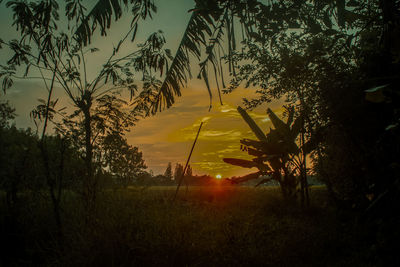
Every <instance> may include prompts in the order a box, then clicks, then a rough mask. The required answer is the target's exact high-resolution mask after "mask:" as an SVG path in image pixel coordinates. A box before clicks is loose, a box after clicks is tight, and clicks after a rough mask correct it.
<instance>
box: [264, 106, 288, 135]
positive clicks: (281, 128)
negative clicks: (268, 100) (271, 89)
mask: <svg viewBox="0 0 400 267" xmlns="http://www.w3.org/2000/svg"><path fill="white" fill-rule="evenodd" d="M267 114H268V117H269V118H270V120H271V122H272V124H273V125H274V127H275V129H276V130H277V131H278V132H279V133H280V134H281V135H282V136H283V137H289V136H290V128H289V125H287V124H286V123H284V122H283V121H282V120H281V119H279V118H278V116H276V114H275V113H274V112H273V111H272V110H271V109H270V108H268V109H267Z"/></svg>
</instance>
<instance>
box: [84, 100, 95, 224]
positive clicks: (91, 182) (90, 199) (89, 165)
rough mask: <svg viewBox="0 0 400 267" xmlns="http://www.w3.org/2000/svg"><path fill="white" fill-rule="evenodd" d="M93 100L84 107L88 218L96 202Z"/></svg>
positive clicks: (85, 199) (85, 195)
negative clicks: (91, 111)
mask: <svg viewBox="0 0 400 267" xmlns="http://www.w3.org/2000/svg"><path fill="white" fill-rule="evenodd" d="M90 109H91V99H87V100H86V102H85V103H84V105H83V107H82V111H83V115H84V129H85V150H86V151H85V152H86V155H85V158H84V160H85V168H86V177H85V181H84V184H83V186H84V188H83V192H84V201H85V208H86V212H87V214H86V215H87V216H88V218H89V217H90V215H91V213H93V212H94V207H95V201H96V181H95V177H94V172H93V144H92V127H91V123H92V115H91V113H90Z"/></svg>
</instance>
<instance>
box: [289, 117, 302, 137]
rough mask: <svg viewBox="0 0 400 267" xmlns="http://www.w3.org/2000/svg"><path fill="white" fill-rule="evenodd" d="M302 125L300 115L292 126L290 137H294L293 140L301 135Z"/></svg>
mask: <svg viewBox="0 0 400 267" xmlns="http://www.w3.org/2000/svg"><path fill="white" fill-rule="evenodd" d="M301 126H302V117H301V116H299V117H297V118H296V119H295V120H294V122H293V125H292V128H291V129H290V139H292V140H293V141H294V140H296V137H297V136H298V135H299V133H300V131H301Z"/></svg>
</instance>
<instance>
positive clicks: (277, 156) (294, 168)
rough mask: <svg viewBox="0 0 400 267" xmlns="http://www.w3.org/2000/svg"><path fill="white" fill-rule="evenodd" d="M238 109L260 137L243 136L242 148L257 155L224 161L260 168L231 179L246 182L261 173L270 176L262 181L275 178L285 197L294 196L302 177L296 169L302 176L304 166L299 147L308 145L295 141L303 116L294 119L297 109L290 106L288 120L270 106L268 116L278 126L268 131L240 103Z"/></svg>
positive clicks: (250, 153) (225, 159) (302, 148)
mask: <svg viewBox="0 0 400 267" xmlns="http://www.w3.org/2000/svg"><path fill="white" fill-rule="evenodd" d="M238 111H239V113H240V115H241V116H242V117H243V119H244V120H245V122H246V123H247V124H248V125H249V127H250V129H251V130H252V131H253V132H254V133H255V135H256V136H257V138H258V139H259V140H258V141H257V140H251V139H243V140H240V143H241V148H242V150H243V151H247V153H248V154H249V155H251V156H255V158H254V159H253V160H251V161H248V160H243V159H232V158H224V161H225V162H226V163H229V164H233V165H237V166H242V167H245V168H253V167H256V168H258V170H259V171H258V172H256V173H253V174H249V175H246V176H244V177H239V178H235V179H232V182H245V181H247V180H249V179H256V178H258V177H259V176H260V175H263V176H269V178H267V179H265V180H263V181H261V182H260V183H259V184H261V183H263V182H266V181H269V180H271V179H274V180H276V181H277V182H279V184H280V185H281V188H282V193H283V195H284V196H285V197H286V198H291V197H294V196H295V194H296V186H297V184H298V182H299V180H300V179H298V178H296V173H297V175H298V176H300V174H301V168H302V167H303V166H302V163H301V161H300V158H299V153H300V150H304V149H305V146H304V147H301V148H300V149H299V148H298V146H297V144H296V139H297V136H298V135H299V133H300V129H301V128H300V125H301V120H302V117H301V116H298V117H297V118H296V119H295V120H293V117H294V109H289V115H288V120H287V122H286V123H285V122H283V121H282V120H281V119H279V118H278V117H277V116H276V115H275V113H274V112H273V111H272V110H270V109H268V110H267V113H268V116H269V118H270V120H271V121H272V123H273V125H274V127H275V129H271V130H270V132H269V133H268V134H266V135H265V134H264V133H263V131H262V130H261V129H260V128H259V126H258V125H257V124H256V123H255V122H254V120H253V119H252V118H251V117H250V116H249V115H248V114H247V112H246V111H245V110H244V109H242V108H241V107H238ZM308 147H310V146H308Z"/></svg>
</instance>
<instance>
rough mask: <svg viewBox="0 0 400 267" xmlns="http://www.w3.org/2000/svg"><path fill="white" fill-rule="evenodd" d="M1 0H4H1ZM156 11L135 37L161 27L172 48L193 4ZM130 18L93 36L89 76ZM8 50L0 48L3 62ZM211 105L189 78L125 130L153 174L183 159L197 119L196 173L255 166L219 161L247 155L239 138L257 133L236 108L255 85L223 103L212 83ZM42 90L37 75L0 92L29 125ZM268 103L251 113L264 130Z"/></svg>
mask: <svg viewBox="0 0 400 267" xmlns="http://www.w3.org/2000/svg"><path fill="white" fill-rule="evenodd" d="M4 2H5V1H4ZM4 2H3V3H2V4H1V5H0V25H10V21H11V17H10V13H9V12H7V11H6V9H5V3H4ZM155 3H156V5H157V7H158V12H157V14H155V16H154V19H153V20H152V21H146V22H144V23H142V24H141V26H140V28H139V31H138V35H137V40H138V41H139V42H142V41H144V40H145V38H146V36H147V35H148V34H149V33H151V32H154V31H157V30H159V29H160V30H162V31H163V32H164V35H165V37H166V40H167V44H166V46H167V48H170V49H171V51H172V53H173V54H174V53H175V51H176V49H177V47H178V45H179V42H180V40H181V37H182V35H183V33H184V31H185V27H186V25H187V22H188V21H189V17H190V13H189V12H188V10H189V9H191V8H193V6H194V2H193V1H191V0H168V1H165V0H158V1H155ZM129 22H130V18H129V17H128V16H126V17H125V18H123V19H122V20H121V21H119V22H118V23H114V24H113V25H112V27H111V30H110V33H109V35H108V37H107V38H103V37H100V36H95V38H94V39H93V42H92V43H93V45H95V46H96V47H98V48H99V49H100V52H97V53H95V54H93V55H92V56H91V57H90V58H89V59H88V62H89V63H88V64H89V65H90V73H89V76H94V75H95V74H96V72H97V71H98V70H99V68H100V67H99V66H101V64H102V62H104V60H105V59H106V58H107V56H108V55H109V53H110V51H112V47H113V45H114V46H115V45H116V44H117V43H118V40H119V39H120V38H121V36H123V33H124V29H125V30H126V29H127V28H126V27H125V26H126V25H127V24H128V23H129ZM13 34H15V33H13V32H12V31H6V32H2V33H1V34H0V38H2V39H3V40H8V39H10V38H12V37H13ZM132 45H134V44H129V43H128V44H126V45H125V46H124V47H123V50H124V51H126V52H128V51H130V49H132V47H131V46H132ZM1 52H4V51H0V53H1ZM5 58H7V55H6V54H4V53H2V54H0V60H1V62H2V64H3V62H4V60H5ZM197 64H198V63H197V62H195V61H193V76H194V77H196V76H197V73H196V71H197V70H198V67H197ZM213 93H214V97H213V108H212V109H211V111H208V110H209V101H210V100H209V96H208V92H207V89H206V87H205V84H204V82H203V81H201V80H198V79H196V78H194V79H192V80H191V81H189V83H188V85H187V87H186V88H184V89H183V90H182V97H180V98H178V99H177V101H176V103H175V105H174V106H173V107H172V108H170V109H168V110H165V111H163V112H161V113H159V114H156V115H155V116H153V117H150V118H146V119H143V120H142V121H140V122H139V123H138V124H137V125H136V126H135V127H133V128H132V129H131V131H130V132H129V133H127V135H126V136H127V139H128V143H129V144H130V145H133V146H138V147H139V149H140V150H141V151H142V153H143V157H144V160H145V163H146V165H147V166H148V170H152V172H153V173H154V174H162V173H164V171H165V169H166V168H167V165H168V163H169V162H171V163H172V164H173V166H174V165H175V164H176V163H181V164H184V163H185V161H186V159H187V157H188V154H189V152H190V149H191V146H192V143H193V141H194V139H195V136H196V133H197V130H198V128H199V125H200V123H201V122H202V121H203V122H204V125H203V128H202V130H201V132H200V135H199V139H198V141H197V144H196V147H195V149H194V152H193V155H192V158H191V161H190V165H191V166H192V168H193V172H194V173H195V174H199V175H202V174H209V175H212V176H215V175H217V174H221V175H222V176H223V177H231V176H240V175H244V174H247V173H249V172H252V171H253V170H249V169H244V168H241V167H236V166H232V165H229V164H226V163H224V162H223V160H222V159H223V158H224V157H234V158H242V159H251V157H250V156H248V155H247V154H246V153H245V152H242V151H240V143H239V141H240V139H243V138H250V139H256V137H255V136H254V134H253V133H252V132H251V130H250V129H249V127H248V126H247V124H246V123H245V122H244V121H243V119H242V118H241V116H240V115H239V113H238V112H237V110H236V108H237V106H238V105H241V104H242V99H243V98H244V97H248V98H251V97H254V96H255V89H254V88H248V89H245V88H238V89H237V90H236V91H234V92H233V93H231V94H227V95H223V98H222V100H223V105H221V104H220V103H219V101H218V97H217V90H216V88H215V86H213ZM45 97H46V91H45V90H44V89H43V85H42V84H41V83H40V81H37V80H23V81H16V82H15V84H14V87H13V88H12V89H10V90H9V91H8V92H7V94H6V96H4V95H1V98H6V99H8V100H10V102H11V104H13V105H14V106H15V107H16V110H17V114H18V115H19V116H18V117H17V118H16V120H15V123H16V125H17V127H21V128H22V127H28V126H30V127H33V123H32V121H31V120H30V117H29V112H30V111H31V110H32V109H33V108H34V107H35V106H36V105H37V104H38V102H37V99H38V98H45ZM56 97H58V98H59V99H60V103H61V104H63V105H71V103H70V102H69V101H68V100H67V99H66V98H65V97H64V95H63V92H62V90H61V89H59V88H58V89H57V90H56ZM281 105H282V103H281V102H278V101H275V102H272V103H269V104H268V107H269V108H271V109H272V110H273V111H275V112H276V113H277V114H278V116H282V110H281ZM266 109H267V105H262V106H260V107H259V108H257V109H256V110H254V111H251V112H250V115H251V116H252V117H253V119H255V121H256V122H257V123H258V125H259V126H260V127H261V128H262V129H263V130H265V131H267V130H268V129H269V127H272V126H271V122H270V121H269V119H268V117H267V115H266Z"/></svg>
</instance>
